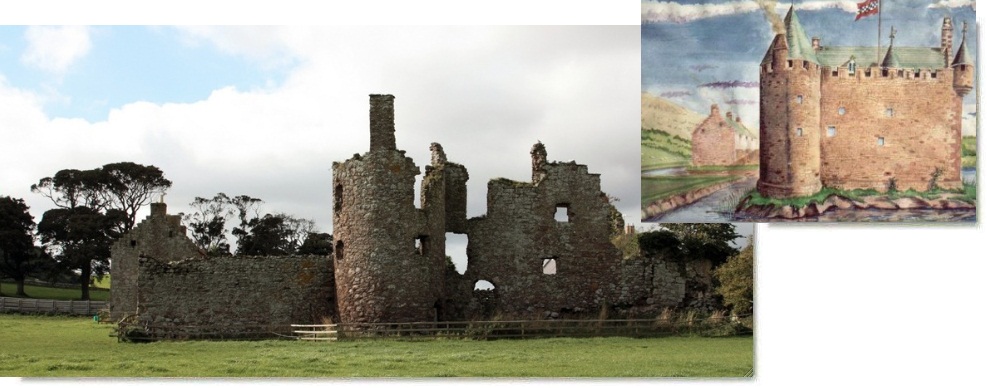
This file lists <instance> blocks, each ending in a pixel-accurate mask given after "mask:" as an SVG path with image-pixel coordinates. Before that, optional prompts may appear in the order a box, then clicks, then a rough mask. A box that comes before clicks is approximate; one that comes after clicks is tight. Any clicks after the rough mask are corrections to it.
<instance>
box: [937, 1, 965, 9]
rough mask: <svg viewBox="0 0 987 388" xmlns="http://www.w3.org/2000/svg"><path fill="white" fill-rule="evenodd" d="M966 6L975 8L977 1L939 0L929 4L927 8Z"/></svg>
mask: <svg viewBox="0 0 987 388" xmlns="http://www.w3.org/2000/svg"><path fill="white" fill-rule="evenodd" d="M966 6H969V7H970V8H973V9H977V2H976V1H975V0H939V1H938V2H936V3H932V4H929V8H962V7H966Z"/></svg>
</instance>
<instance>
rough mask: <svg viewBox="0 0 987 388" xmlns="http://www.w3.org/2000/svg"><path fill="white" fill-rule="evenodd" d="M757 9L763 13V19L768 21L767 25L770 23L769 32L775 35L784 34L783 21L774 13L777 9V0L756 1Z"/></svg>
mask: <svg viewBox="0 0 987 388" xmlns="http://www.w3.org/2000/svg"><path fill="white" fill-rule="evenodd" d="M757 5H758V7H761V10H762V11H764V18H765V19H768V23H771V31H772V32H774V33H775V35H777V34H784V33H785V21H784V20H781V16H779V15H778V13H777V12H775V9H776V8H778V0H757Z"/></svg>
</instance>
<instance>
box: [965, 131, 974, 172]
mask: <svg viewBox="0 0 987 388" xmlns="http://www.w3.org/2000/svg"><path fill="white" fill-rule="evenodd" d="M962 158H963V162H962V163H963V167H977V138H976V137H974V136H963V156H962Z"/></svg>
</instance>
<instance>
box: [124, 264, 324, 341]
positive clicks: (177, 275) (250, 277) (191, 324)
mask: <svg viewBox="0 0 987 388" xmlns="http://www.w3.org/2000/svg"><path fill="white" fill-rule="evenodd" d="M333 279H334V277H333V267H332V261H331V260H330V259H329V258H328V257H323V256H289V257H281V256H265V257H252V256H237V257H214V258H203V259H188V260H182V261H176V262H170V263H168V262H162V261H158V260H155V259H152V258H141V259H140V263H139V266H138V271H137V284H138V287H137V289H138V292H137V295H138V302H137V310H138V318H137V323H138V324H139V326H141V327H145V330H146V331H147V332H148V333H157V335H159V336H168V337H179V338H183V337H192V338H194V337H200V336H202V337H223V338H231V337H236V336H238V335H239V334H241V333H244V332H248V331H252V330H256V327H268V326H270V327H276V326H282V327H283V326H287V325H290V324H293V323H296V324H311V323H322V321H323V319H326V318H332V317H333V315H334V313H335V312H334V309H333V306H335V300H334V299H333V293H334V280H333ZM114 281H115V279H114Z"/></svg>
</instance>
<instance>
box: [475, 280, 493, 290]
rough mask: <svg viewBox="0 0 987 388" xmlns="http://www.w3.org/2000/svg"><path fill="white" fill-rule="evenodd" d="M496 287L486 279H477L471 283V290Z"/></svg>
mask: <svg viewBox="0 0 987 388" xmlns="http://www.w3.org/2000/svg"><path fill="white" fill-rule="evenodd" d="M496 288H497V287H496V286H494V285H493V283H490V282H489V281H486V280H477V281H476V283H475V284H473V290H479V291H487V290H493V289H496Z"/></svg>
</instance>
